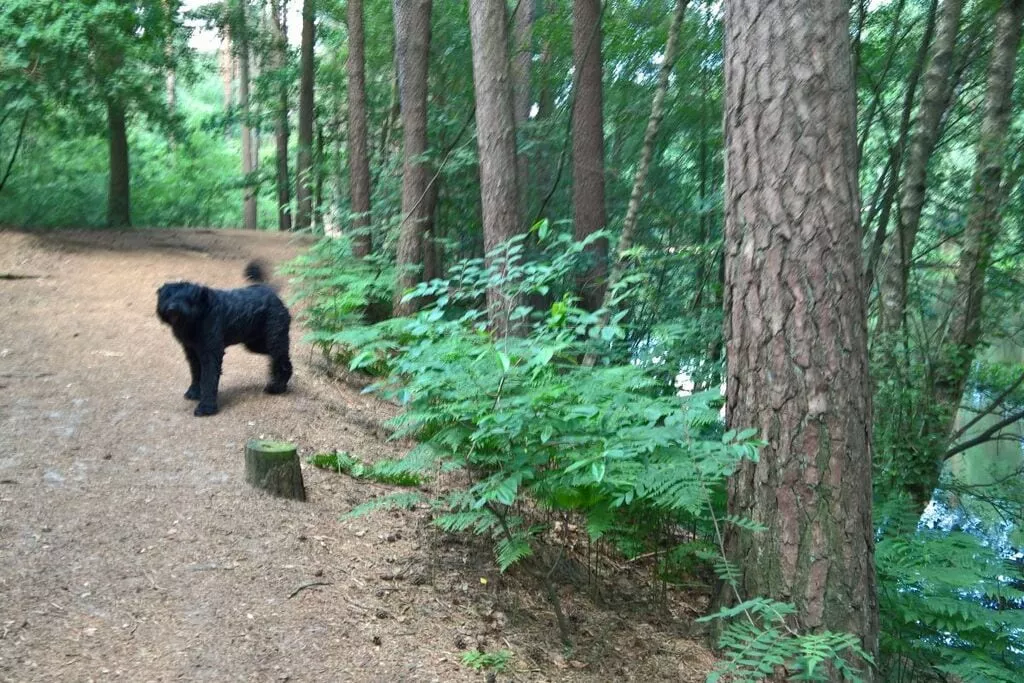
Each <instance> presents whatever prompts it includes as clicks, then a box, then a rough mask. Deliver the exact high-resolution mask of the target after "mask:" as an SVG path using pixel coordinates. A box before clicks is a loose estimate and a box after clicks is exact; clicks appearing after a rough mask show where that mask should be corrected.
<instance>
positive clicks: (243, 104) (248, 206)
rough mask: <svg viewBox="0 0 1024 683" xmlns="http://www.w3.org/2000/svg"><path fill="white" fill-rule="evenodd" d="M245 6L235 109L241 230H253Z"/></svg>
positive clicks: (253, 170) (252, 155) (253, 160)
mask: <svg viewBox="0 0 1024 683" xmlns="http://www.w3.org/2000/svg"><path fill="white" fill-rule="evenodd" d="M245 14H246V11H245V4H244V3H243V4H242V5H241V7H240V10H239V15H238V17H239V18H238V23H239V26H238V39H237V40H236V41H235V45H236V47H237V48H238V107H239V109H241V116H242V175H243V176H245V190H244V199H243V203H242V209H243V211H242V213H243V226H244V227H245V229H246V230H255V229H256V228H257V227H258V226H257V216H258V213H257V210H256V208H257V207H256V196H257V194H258V192H259V188H258V187H256V186H255V185H254V182H255V178H256V148H255V143H254V140H253V130H252V126H251V125H250V123H249V118H250V116H249V33H248V32H249V27H248V22H247V20H246V16H245Z"/></svg>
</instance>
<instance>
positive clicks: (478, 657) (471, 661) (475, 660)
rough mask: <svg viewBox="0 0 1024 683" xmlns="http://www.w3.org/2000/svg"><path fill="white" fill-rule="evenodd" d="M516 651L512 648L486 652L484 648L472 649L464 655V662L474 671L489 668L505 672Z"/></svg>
mask: <svg viewBox="0 0 1024 683" xmlns="http://www.w3.org/2000/svg"><path fill="white" fill-rule="evenodd" d="M513 656H514V653H513V652H512V651H511V650H497V651H495V652H484V651H483V650H470V651H469V652H466V653H464V654H463V655H462V663H463V665H465V666H468V667H469V668H470V669H472V670H473V671H483V670H485V669H489V670H491V671H495V672H497V673H503V672H504V671H505V670H506V669H507V668H508V664H509V662H510V661H512V657H513Z"/></svg>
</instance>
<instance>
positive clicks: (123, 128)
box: [107, 99, 132, 228]
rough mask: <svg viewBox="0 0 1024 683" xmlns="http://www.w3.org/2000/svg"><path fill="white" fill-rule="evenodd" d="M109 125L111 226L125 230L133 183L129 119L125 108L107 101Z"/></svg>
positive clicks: (129, 215) (108, 223) (129, 213)
mask: <svg viewBox="0 0 1024 683" xmlns="http://www.w3.org/2000/svg"><path fill="white" fill-rule="evenodd" d="M107 126H108V128H109V135H110V138H109V140H110V184H109V186H108V191H107V225H109V226H110V227H112V228H123V227H127V226H129V225H131V223H132V218H131V183H130V180H129V177H130V176H129V169H128V120H127V116H126V115H125V111H124V105H123V104H121V103H120V102H117V101H115V100H112V99H110V100H107Z"/></svg>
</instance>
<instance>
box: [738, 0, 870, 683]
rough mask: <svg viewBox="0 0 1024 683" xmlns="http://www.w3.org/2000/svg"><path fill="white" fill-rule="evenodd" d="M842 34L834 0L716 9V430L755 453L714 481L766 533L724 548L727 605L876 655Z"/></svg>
mask: <svg viewBox="0 0 1024 683" xmlns="http://www.w3.org/2000/svg"><path fill="white" fill-rule="evenodd" d="M849 22H850V18H849V3H848V2H847V1H846V0H794V1H792V2H788V3H777V2H767V1H766V0H728V1H727V2H726V3H725V70H726V71H725V73H726V89H725V105H726V113H725V135H726V204H725V206H726V214H725V216H726V218H725V230H726V235H725V244H726V253H725V286H726V290H725V297H724V299H725V340H726V358H727V364H726V368H727V379H726V391H727V394H726V401H727V404H726V411H727V412H726V419H727V422H728V424H729V426H730V427H731V428H745V427H754V428H756V429H757V430H758V432H759V434H760V437H761V438H762V439H763V440H764V441H765V442H766V444H767V445H766V446H764V448H763V449H762V450H761V453H760V459H759V461H758V462H756V463H753V462H746V463H744V464H743V466H742V467H741V468H740V470H739V471H738V472H737V473H736V475H735V476H734V477H733V478H732V479H731V481H730V485H729V511H730V513H732V514H735V515H739V516H741V517H746V518H750V519H753V520H754V521H756V522H758V523H760V524H762V525H764V526H765V527H766V529H767V530H766V531H764V532H762V533H750V532H746V531H743V530H740V529H736V528H731V529H730V530H729V532H728V535H727V538H726V549H727V553H728V555H729V558H730V559H731V560H732V561H733V562H735V563H736V565H737V566H738V568H739V571H740V578H739V582H738V583H739V585H738V590H739V594H740V596H741V597H742V598H744V599H746V598H752V597H755V596H767V597H770V598H774V599H777V600H782V601H786V602H792V603H793V604H795V606H796V610H797V611H796V614H795V615H794V617H793V624H794V625H795V626H796V627H797V628H799V629H800V630H801V631H802V632H815V631H820V630H824V629H829V630H832V631H841V632H849V633H854V634H856V635H858V636H859V637H860V638H861V641H862V644H863V647H864V649H865V650H866V651H867V652H868V653H876V652H877V648H878V608H877V598H876V594H875V569H874V560H873V554H874V543H873V536H872V526H871V393H870V385H869V380H868V366H867V360H868V354H867V315H866V305H865V300H864V296H863V288H864V282H863V271H862V267H861V262H862V256H861V246H860V238H861V231H860V226H859V223H858V220H859V210H860V207H859V203H860V200H859V196H858V185H857V130H856V122H855V117H856V112H855V106H856V105H855V91H854V81H853V73H852V68H851V67H852V60H851V52H850V33H849ZM730 597H732V596H731V595H725V596H723V599H728V598H730ZM863 673H865V675H866V677H867V679H869V680H870V678H871V672H870V671H865V672H863Z"/></svg>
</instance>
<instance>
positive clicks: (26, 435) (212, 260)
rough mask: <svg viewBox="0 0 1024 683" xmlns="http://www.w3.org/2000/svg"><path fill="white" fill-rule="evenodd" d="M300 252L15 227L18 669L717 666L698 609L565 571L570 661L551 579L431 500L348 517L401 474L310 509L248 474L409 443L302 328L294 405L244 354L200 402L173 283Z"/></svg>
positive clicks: (184, 237)
mask: <svg viewBox="0 0 1024 683" xmlns="http://www.w3.org/2000/svg"><path fill="white" fill-rule="evenodd" d="M301 247H302V245H301V244H299V243H296V242H294V241H289V240H288V239H287V238H286V237H282V236H280V235H273V234H261V233H246V232H241V231H230V232H229V231H216V232H215V231H133V232H122V233H116V232H83V231H64V232H15V231H0V680H2V681H18V682H19V683H20V682H22V681H108V680H124V681H133V682H134V681H170V680H185V681H472V680H484V677H485V674H484V673H480V672H475V671H473V670H471V669H470V668H468V667H466V666H465V665H464V664H463V663H462V662H461V658H462V655H463V653H464V651H465V650H466V649H467V648H470V649H471V648H473V647H482V648H484V649H486V650H488V651H496V650H511V651H512V652H513V653H514V656H513V658H512V660H511V664H510V668H509V670H508V671H507V672H504V673H501V674H499V675H498V676H497V680H521V681H544V680H550V681H556V680H557V681H562V680H565V681H595V682H596V681H609V680H635V681H655V680H694V681H696V680H702V679H703V676H704V674H705V673H706V671H707V669H708V667H709V665H710V663H711V659H710V657H709V655H708V654H707V652H706V651H705V650H703V649H702V648H701V647H700V646H699V645H697V644H696V643H694V642H691V641H690V640H688V639H687V638H685V637H684V635H683V633H682V631H683V628H684V625H685V622H686V621H687V620H688V619H689V617H686V618H681V617H682V616H683V615H679V614H676V615H674V618H673V615H672V614H671V613H669V614H667V615H666V614H662V615H661V616H659V617H657V618H654V617H651V618H650V619H647V618H645V617H644V615H645V614H647V613H648V612H649V610H648V609H647V608H646V607H645V606H643V605H641V604H640V603H635V605H634V607H635V609H629V608H626V609H624V608H623V605H621V604H620V605H619V606H618V607H617V609H615V610H609V609H599V608H597V607H596V606H594V605H593V604H592V603H591V602H590V601H589V600H588V598H587V596H586V595H585V591H582V590H578V587H577V586H574V585H573V584H571V583H569V582H566V583H565V585H564V586H563V589H564V594H563V598H564V600H565V602H566V611H567V612H568V614H569V617H570V619H571V620H572V623H573V626H574V628H575V629H576V634H575V635H576V637H577V644H576V647H575V648H574V649H573V650H571V651H565V650H563V649H562V648H561V647H560V646H559V644H558V642H557V634H556V630H555V628H554V625H553V617H552V615H551V614H550V610H549V609H548V607H547V605H546V603H544V601H543V599H542V597H541V596H540V594H539V592H538V591H536V590H535V588H534V587H531V586H530V585H529V583H528V582H527V581H526V580H525V579H521V578H519V577H517V576H516V575H515V573H512V574H510V575H508V576H500V575H498V574H497V573H496V571H495V569H494V566H493V563H492V562H491V558H490V556H489V554H488V553H487V552H486V550H483V551H482V550H481V548H480V547H479V546H478V545H474V543H472V542H466V541H462V540H459V539H443V538H441V537H440V536H439V535H438V534H436V533H435V532H434V531H433V530H432V529H431V527H430V526H429V525H428V524H427V523H426V521H425V514H426V513H425V512H424V511H413V512H408V513H382V514H377V515H373V516H370V517H364V518H360V519H356V520H342V519H341V517H342V515H343V514H344V513H345V512H347V511H348V510H349V509H351V508H352V507H353V506H354V505H357V504H359V503H361V502H365V501H366V500H368V499H370V498H371V497H373V496H376V495H380V494H382V493H386V492H387V490H388V489H387V487H384V486H379V485H375V484H369V483H366V482H362V481H354V480H352V479H350V478H347V477H344V476H338V475H336V474H332V473H327V472H323V471H321V470H317V469H315V468H313V467H309V466H306V465H305V464H304V465H303V468H304V475H305V478H306V487H307V491H308V494H309V501H308V502H306V503H297V502H291V501H284V500H280V499H276V498H272V497H269V496H267V495H265V494H262V493H260V492H257V491H255V490H253V489H251V488H250V487H248V486H247V485H246V484H245V483H244V480H243V472H242V468H243V457H242V449H243V445H244V444H245V442H246V441H247V440H248V439H251V438H256V437H264V438H275V439H286V440H290V441H293V442H295V443H296V444H298V445H299V447H300V453H301V454H302V455H303V456H306V455H308V454H310V453H314V452H320V451H324V450H331V449H335V448H337V449H339V450H345V451H349V452H351V453H353V454H356V455H358V456H360V457H362V458H365V459H367V460H373V459H375V458H380V457H391V456H396V455H399V454H400V453H401V451H402V446H401V444H394V443H390V442H388V441H386V439H385V438H384V433H385V432H384V430H383V429H382V428H381V423H382V420H384V419H386V417H387V416H388V415H390V414H391V411H392V408H391V407H390V406H388V405H386V404H382V403H380V402H378V401H376V400H375V399H374V398H372V397H369V396H366V395H363V394H360V393H359V392H358V390H357V389H356V388H354V387H351V386H347V385H346V384H344V383H340V382H337V381H334V380H331V379H329V378H327V377H326V376H325V375H324V374H323V373H322V372H321V371H319V370H318V369H317V368H318V361H317V359H316V358H315V357H314V356H313V354H312V353H311V351H310V349H309V348H308V347H305V346H303V345H302V344H301V343H300V342H298V341H293V356H294V359H295V365H296V376H295V378H294V379H293V380H292V384H291V391H290V392H289V393H288V394H286V395H284V396H267V395H264V394H263V393H262V387H263V384H264V381H265V373H266V361H265V359H264V358H263V357H260V356H254V355H251V354H247V353H246V352H245V351H244V350H241V349H239V348H238V347H235V348H232V349H231V350H229V351H228V354H227V357H226V359H225V363H224V376H223V378H222V381H221V399H220V410H221V412H220V413H219V414H218V415H216V416H214V417H211V418H202V419H200V418H195V417H193V416H192V408H193V404H192V403H191V402H189V401H186V400H184V399H183V398H182V393H183V392H184V390H185V388H186V386H187V384H188V369H187V366H186V364H185V361H184V357H183V354H182V353H181V351H180V349H179V347H178V346H177V344H176V343H175V341H174V339H173V338H172V336H171V334H170V332H169V330H168V329H167V328H165V327H163V326H162V325H161V324H160V323H159V321H158V319H157V318H156V316H155V313H154V308H155V292H156V289H157V287H158V286H159V285H160V284H161V283H163V282H164V281H167V280H173V279H179V278H183V279H189V280H194V281H199V282H204V283H206V284H210V285H214V286H220V287H233V286H239V285H240V284H241V280H242V278H241V271H242V267H243V265H244V264H245V262H246V261H247V260H248V259H250V258H252V257H261V258H263V259H265V260H266V261H268V262H269V263H271V264H279V263H282V262H283V261H285V260H287V259H288V258H290V257H291V256H293V255H294V254H295V253H297V252H298V250H299V249H301ZM281 284H285V283H281ZM285 298H286V300H287V288H285ZM301 336H302V330H301V328H299V327H298V326H295V327H293V340H297V339H300V338H301ZM614 574H615V572H614V571H613V570H609V572H608V577H606V578H609V579H614ZM482 578H483V579H486V583H485V582H483V581H481V579H482ZM669 612H671V608H669Z"/></svg>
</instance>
